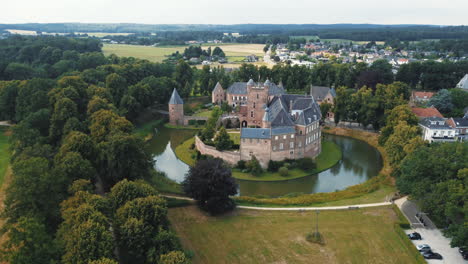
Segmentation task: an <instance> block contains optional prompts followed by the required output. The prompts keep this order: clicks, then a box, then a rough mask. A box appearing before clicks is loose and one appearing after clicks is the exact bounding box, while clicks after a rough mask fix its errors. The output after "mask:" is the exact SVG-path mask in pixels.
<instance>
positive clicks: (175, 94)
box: [169, 88, 184, 104]
mask: <svg viewBox="0 0 468 264" xmlns="http://www.w3.org/2000/svg"><path fill="white" fill-rule="evenodd" d="M169 104H184V101H183V100H182V98H180V95H179V93H178V92H177V89H176V88H174V90H173V91H172V95H171V99H170V100H169Z"/></svg>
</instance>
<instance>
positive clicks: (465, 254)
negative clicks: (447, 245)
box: [458, 248, 468, 260]
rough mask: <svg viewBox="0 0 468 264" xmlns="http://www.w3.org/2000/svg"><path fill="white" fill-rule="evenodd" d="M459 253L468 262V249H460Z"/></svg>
mask: <svg viewBox="0 0 468 264" xmlns="http://www.w3.org/2000/svg"><path fill="white" fill-rule="evenodd" d="M458 252H460V254H461V255H462V257H463V259H466V260H468V249H466V248H460V249H458Z"/></svg>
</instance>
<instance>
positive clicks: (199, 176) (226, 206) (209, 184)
mask: <svg viewBox="0 0 468 264" xmlns="http://www.w3.org/2000/svg"><path fill="white" fill-rule="evenodd" d="M182 186H183V188H184V192H185V193H186V194H187V195H188V196H189V197H192V198H194V199H195V200H196V201H197V202H198V205H199V206H200V208H202V209H203V210H206V211H208V212H210V213H211V214H213V215H216V214H221V213H224V212H227V211H230V210H232V209H234V207H235V203H234V201H233V200H232V199H231V198H230V197H229V196H230V195H235V194H236V193H237V184H236V182H235V180H234V178H233V177H232V175H231V170H230V169H229V168H228V167H227V166H226V165H224V164H223V161H222V160H219V159H211V160H200V161H198V162H197V164H196V165H195V166H193V167H191V168H190V170H189V172H188V174H187V176H186V178H185V180H184V181H183V182H182Z"/></svg>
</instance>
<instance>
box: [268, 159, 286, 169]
mask: <svg viewBox="0 0 468 264" xmlns="http://www.w3.org/2000/svg"><path fill="white" fill-rule="evenodd" d="M282 166H283V162H282V161H274V160H270V161H269V162H268V169H267V170H268V171H269V172H277V171H278V169H279V168H281V167H282Z"/></svg>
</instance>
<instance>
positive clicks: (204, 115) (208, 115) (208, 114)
mask: <svg viewBox="0 0 468 264" xmlns="http://www.w3.org/2000/svg"><path fill="white" fill-rule="evenodd" d="M211 112H212V111H211V110H206V111H201V112H198V113H195V114H194V115H193V116H203V117H210V116H211Z"/></svg>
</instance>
